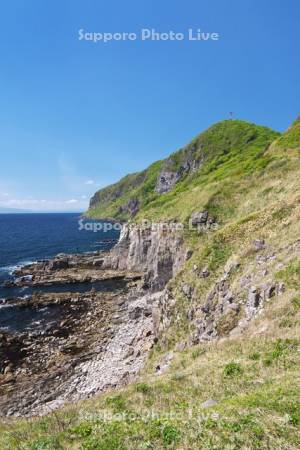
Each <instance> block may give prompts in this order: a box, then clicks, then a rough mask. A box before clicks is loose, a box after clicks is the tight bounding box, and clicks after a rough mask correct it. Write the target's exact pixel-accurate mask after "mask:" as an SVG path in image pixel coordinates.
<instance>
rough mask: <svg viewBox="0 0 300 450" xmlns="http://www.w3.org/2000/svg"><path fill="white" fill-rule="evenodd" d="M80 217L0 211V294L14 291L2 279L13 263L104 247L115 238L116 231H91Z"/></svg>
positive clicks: (25, 262) (17, 263)
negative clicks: (4, 285)
mask: <svg viewBox="0 0 300 450" xmlns="http://www.w3.org/2000/svg"><path fill="white" fill-rule="evenodd" d="M80 220H81V216H80V214H79V213H78V214H76V213H68V214H0V298H5V297H7V296H8V295H10V294H11V295H14V294H15V293H14V292H12V291H9V290H8V289H7V288H4V287H3V286H2V283H3V281H4V280H7V279H9V278H10V277H11V274H12V272H13V270H14V269H16V268H17V267H19V266H22V265H24V264H28V263H32V262H35V261H38V260H43V259H47V258H51V257H53V256H55V255H56V254H58V253H83V252H91V251H98V250H108V249H110V248H111V247H112V245H113V243H112V242H111V241H112V240H116V239H118V236H119V231H117V230H114V229H112V230H109V231H106V232H103V231H96V232H94V231H92V230H91V228H92V229H93V230H94V229H95V227H94V228H93V227H82V226H80V222H79V221H80ZM85 223H86V222H85ZM89 223H90V221H89ZM80 228H82V229H80ZM86 228H88V229H86Z"/></svg>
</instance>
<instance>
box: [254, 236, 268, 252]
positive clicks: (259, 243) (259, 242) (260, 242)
mask: <svg viewBox="0 0 300 450" xmlns="http://www.w3.org/2000/svg"><path fill="white" fill-rule="evenodd" d="M265 247H266V243H265V240H264V239H255V240H254V241H252V248H253V249H254V250H255V251H257V252H258V251H259V250H263V249H264V248H265Z"/></svg>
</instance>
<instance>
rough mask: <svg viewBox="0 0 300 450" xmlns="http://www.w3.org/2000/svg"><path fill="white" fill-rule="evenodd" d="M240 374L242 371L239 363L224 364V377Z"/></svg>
mask: <svg viewBox="0 0 300 450" xmlns="http://www.w3.org/2000/svg"><path fill="white" fill-rule="evenodd" d="M242 372H243V369H242V367H241V365H240V363H236V362H230V363H228V364H226V366H225V367H224V375H225V377H233V376H237V375H240V374H241V373H242Z"/></svg>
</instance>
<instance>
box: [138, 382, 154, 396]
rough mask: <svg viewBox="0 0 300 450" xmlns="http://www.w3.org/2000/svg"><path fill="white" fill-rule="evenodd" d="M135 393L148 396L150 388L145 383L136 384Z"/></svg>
mask: <svg viewBox="0 0 300 450" xmlns="http://www.w3.org/2000/svg"><path fill="white" fill-rule="evenodd" d="M136 391H137V392H140V393H141V394H148V393H149V392H150V391H151V388H150V386H149V385H148V384H146V383H138V384H137V385H136Z"/></svg>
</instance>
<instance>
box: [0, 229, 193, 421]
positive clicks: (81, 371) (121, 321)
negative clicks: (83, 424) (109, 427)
mask: <svg viewBox="0 0 300 450" xmlns="http://www.w3.org/2000/svg"><path fill="white" fill-rule="evenodd" d="M186 257H187V252H186V250H185V249H184V246H183V238H182V235H181V233H180V232H176V231H174V233H169V232H165V231H164V230H161V229H159V230H151V229H149V228H147V229H143V228H141V227H129V226H126V227H125V228H124V229H123V231H122V234H121V236H120V241H119V243H118V244H117V246H116V247H115V248H114V249H113V250H112V251H111V252H110V253H109V254H108V253H106V254H105V253H103V254H98V253H97V254H96V253H95V254H86V255H72V256H71V255H58V256H57V257H55V258H54V259H53V260H50V261H42V262H40V263H38V264H34V265H29V266H26V267H23V268H22V269H19V270H18V271H17V272H16V276H18V277H19V278H18V279H17V281H16V282H15V283H12V284H13V285H14V286H15V285H17V286H31V287H34V286H44V285H47V286H49V285H51V284H68V283H69V284H70V283H90V282H91V281H95V280H98V281H101V280H103V281H104V280H110V281H111V282H113V280H116V281H117V280H120V279H121V280H124V281H126V283H127V284H126V287H125V286H123V287H121V288H119V289H118V290H116V292H114V291H112V292H97V291H96V290H95V289H92V290H91V291H89V292H86V293H84V294H79V293H70V292H64V293H60V294H54V293H47V294H39V293H37V294H34V295H32V296H30V297H28V298H27V299H13V298H12V299H10V300H6V302H5V306H4V307H7V308H9V307H12V308H22V310H23V311H24V312H25V313H26V314H27V315H28V314H30V315H31V314H32V315H33V317H34V318H35V319H34V321H33V323H35V326H34V327H32V326H29V327H27V326H26V324H24V327H23V329H21V330H19V331H16V332H11V331H10V332H3V333H2V334H0V349H1V350H3V349H4V350H5V352H4V359H3V360H2V361H1V364H0V411H1V413H0V414H2V415H8V416H19V415H21V416H31V415H36V414H45V413H48V412H49V411H51V410H53V409H55V408H57V407H59V406H61V405H63V404H65V403H67V402H72V401H76V400H79V399H83V398H87V397H89V396H91V395H93V394H95V393H97V392H103V391H105V390H106V389H109V388H114V387H117V386H120V385H122V384H125V383H127V382H129V381H131V380H132V379H133V378H134V377H135V376H136V375H137V374H138V372H139V371H140V369H141V368H142V367H143V365H144V363H145V360H146V358H147V355H148V352H149V350H150V349H151V347H152V346H153V343H154V342H155V339H156V338H157V336H158V333H159V331H160V326H161V325H160V321H161V318H162V317H163V316H162V314H161V311H160V308H161V303H162V300H161V298H162V296H164V295H165V291H164V290H163V289H164V287H165V285H166V283H167V282H168V281H169V279H170V278H171V277H172V276H174V274H175V273H176V272H177V271H178V270H179V268H180V267H181V265H182V264H183V262H184V261H185V260H186ZM136 269H138V272H136ZM141 272H143V275H144V277H143V280H142V281H140V279H141ZM149 288H150V289H149ZM45 309H46V310H49V311H50V312H51V314H50V316H51V320H50V319H49V317H50V316H49V315H48V316H47V317H44V315H43V314H44V313H43V311H45ZM162 320H164V319H162Z"/></svg>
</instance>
